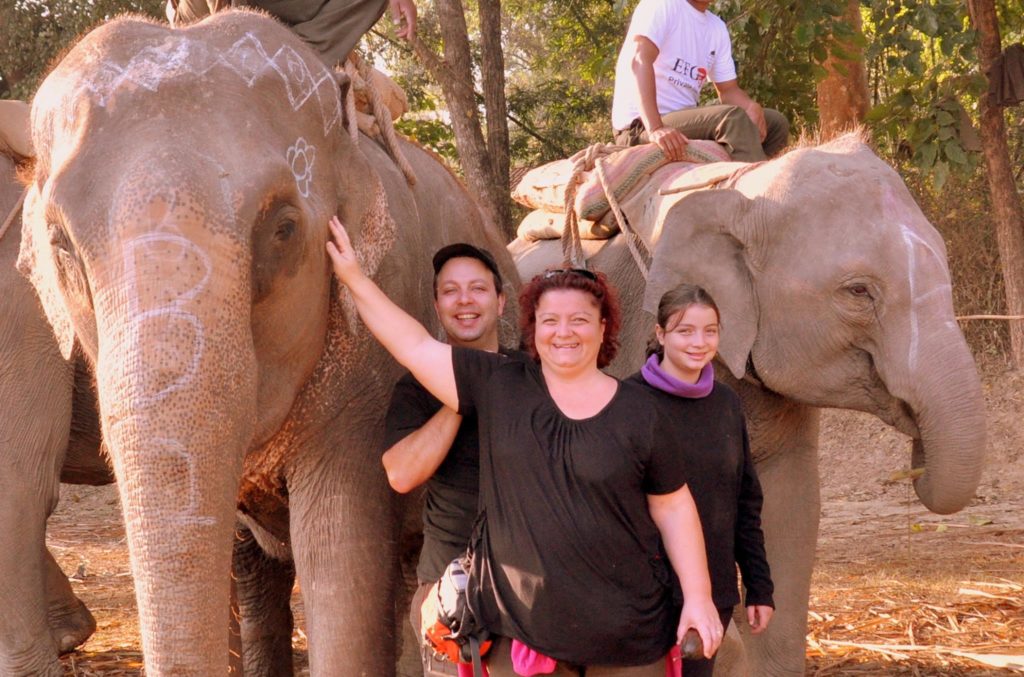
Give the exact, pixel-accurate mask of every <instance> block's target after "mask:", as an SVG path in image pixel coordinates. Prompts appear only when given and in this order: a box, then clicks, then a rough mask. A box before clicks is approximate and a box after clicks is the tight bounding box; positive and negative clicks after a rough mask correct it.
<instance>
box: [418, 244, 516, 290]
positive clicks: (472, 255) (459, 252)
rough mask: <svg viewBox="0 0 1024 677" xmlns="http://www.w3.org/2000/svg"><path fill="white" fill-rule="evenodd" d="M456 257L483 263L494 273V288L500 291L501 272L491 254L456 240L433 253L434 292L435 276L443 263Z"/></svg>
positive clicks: (442, 266) (435, 286) (435, 287)
mask: <svg viewBox="0 0 1024 677" xmlns="http://www.w3.org/2000/svg"><path fill="white" fill-rule="evenodd" d="M457 258H468V259H476V260H477V261H479V262H480V263H482V264H484V267H485V268H487V270H489V271H491V274H492V275H494V290H495V291H496V292H498V293H499V294H500V293H501V272H500V271H499V270H498V264H497V262H496V261H495V260H494V257H493V256H491V253H490V252H489V251H487V250H486V249H481V248H479V247H474V246H473V245H471V244H469V243H468V242H456V243H455V244H450V245H448V246H446V247H441V248H440V249H438V250H437V253H436V254H434V292H435V293H436V292H437V276H438V275H439V274H440V273H441V269H442V268H444V264H446V263H448V262H449V261H451V260H452V259H457Z"/></svg>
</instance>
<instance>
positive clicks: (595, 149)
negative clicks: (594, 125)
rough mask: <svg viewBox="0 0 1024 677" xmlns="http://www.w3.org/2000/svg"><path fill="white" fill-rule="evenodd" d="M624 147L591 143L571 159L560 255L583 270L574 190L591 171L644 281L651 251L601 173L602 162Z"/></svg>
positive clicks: (581, 245)
mask: <svg viewBox="0 0 1024 677" xmlns="http://www.w3.org/2000/svg"><path fill="white" fill-rule="evenodd" d="M625 148H626V147H625V146H617V145H615V144H611V143H595V144H594V145H592V146H589V147H588V148H586V149H585V150H584V151H582V152H580V153H577V154H576V155H575V156H574V159H573V167H572V176H571V177H570V178H569V182H568V184H566V187H565V226H564V227H563V229H562V253H563V254H564V255H565V259H566V260H567V261H569V263H570V264H572V265H573V266H574V267H576V268H586V267H587V257H586V254H584V252H583V242H582V238H581V237H580V218H579V215H578V214H577V213H576V191H577V189H578V188H579V186H580V184H581V183H582V182H583V175H584V174H585V173H587V172H589V171H592V170H593V171H595V172H596V173H597V178H598V180H599V181H600V182H601V189H602V190H603V191H604V194H605V197H606V198H608V206H609V207H610V208H611V210H612V213H613V214H614V215H615V221H616V222H617V223H618V225H619V230H620V231H621V232H622V234H623V235H624V236H625V238H626V244H627V245H628V246H629V253H630V254H632V255H633V260H634V261H636V265H637V268H639V269H640V272H641V273H643V276H644V279H647V273H648V271H649V270H650V269H651V259H652V256H651V250H650V248H648V246H647V243H646V242H644V240H643V238H642V237H640V234H639V233H637V232H636V231H635V230H633V227H632V226H631V225H630V224H629V220H628V219H626V216H625V214H623V213H622V209H621V208H620V207H619V201H618V199H617V198H616V197H615V191H614V190H613V189H612V188H611V185H610V182H609V180H608V176H607V174H606V173H605V170H604V159H605V158H606V157H608V156H610V155H614V154H615V153H618V152H619V151H622V150H625Z"/></svg>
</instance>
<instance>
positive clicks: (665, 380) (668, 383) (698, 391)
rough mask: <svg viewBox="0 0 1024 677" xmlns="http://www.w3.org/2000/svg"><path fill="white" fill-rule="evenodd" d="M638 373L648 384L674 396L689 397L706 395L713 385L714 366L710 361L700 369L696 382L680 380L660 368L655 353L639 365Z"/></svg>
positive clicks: (695, 397) (694, 397) (709, 392)
mask: <svg viewBox="0 0 1024 677" xmlns="http://www.w3.org/2000/svg"><path fill="white" fill-rule="evenodd" d="M640 373H641V374H642V375H643V377H644V380H645V381H647V383H648V385H650V386H651V387H653V388H657V389H658V390H663V391H665V392H666V393H668V394H670V395H675V396H676V397H689V398H690V399H697V398H700V397H707V396H708V395H710V394H711V390H712V389H713V388H714V387H715V368H714V367H713V366H712V365H711V363H710V362H708V363H707V364H706V365H704V368H703V369H701V370H700V378H698V379H697V382H696V383H687V382H686V381H680V380H679V379H677V378H676V377H675V376H673V375H672V374H670V373H668V372H667V371H665V370H664V369H662V368H661V363H660V360H659V358H658V355H657V354H654V355H651V356H650V357H649V358H647V362H646V363H645V364H644V366H643V367H641V369H640Z"/></svg>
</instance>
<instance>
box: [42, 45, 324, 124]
mask: <svg viewBox="0 0 1024 677" xmlns="http://www.w3.org/2000/svg"><path fill="white" fill-rule="evenodd" d="M94 57H95V58H94V59H92V62H93V63H92V64H90V65H93V66H94V68H93V73H92V75H91V76H89V77H79V75H80V73H81V72H82V71H81V70H79V71H77V72H74V73H71V72H67V71H65V72H64V73H63V75H62V76H61V77H62V78H64V79H67V80H72V82H70V83H69V85H70V86H69V87H67V90H66V91H67V95H66V97H65V98H66V99H67V100H69V101H71V102H73V101H75V100H77V99H78V98H79V97H83V96H89V97H91V98H92V99H93V100H95V101H96V103H97V104H98V105H100V106H101V107H106V106H107V104H108V103H109V102H110V100H111V97H112V96H113V95H114V94H115V93H116V92H117V91H118V90H119V89H121V88H123V87H129V88H142V89H145V90H148V91H151V92H155V91H157V90H158V89H159V88H160V85H161V84H163V83H165V82H167V81H169V80H172V79H175V78H179V77H190V78H195V79H200V78H202V77H203V76H205V75H206V74H207V73H209V72H210V71H212V70H214V69H215V68H227V69H228V70H230V71H232V72H233V73H235V74H237V75H238V76H239V77H241V78H242V80H243V81H244V82H245V84H246V85H247V86H248V87H250V88H252V86H253V85H254V84H255V83H256V81H257V80H258V79H260V78H261V77H263V76H266V75H273V76H277V77H280V79H281V81H282V83H283V84H284V88H285V92H286V94H287V97H288V102H289V104H290V105H291V108H292V110H293V111H298V110H299V109H300V108H302V107H303V106H305V105H306V104H307V103H310V102H312V104H313V105H316V106H318V107H319V109H320V115H321V119H322V120H323V125H324V134H327V133H328V132H329V131H330V130H331V129H333V128H334V127H336V126H339V125H341V124H342V112H341V101H340V98H339V95H338V85H337V82H336V81H335V79H334V77H333V75H332V74H331V72H330V71H328V70H327V68H326V67H325V66H324V65H323V64H321V63H320V62H319V61H316V62H315V66H314V69H311V68H310V66H309V64H308V63H307V61H306V59H304V58H303V57H302V55H301V54H299V53H298V52H297V51H295V49H293V48H292V47H291V46H290V45H284V46H282V47H279V48H278V49H277V50H276V51H275V52H274V54H273V55H270V54H268V53H267V51H266V49H265V48H264V47H263V43H261V42H260V40H259V38H257V37H256V36H255V35H253V34H252V33H251V32H250V33H246V34H245V35H244V36H242V37H241V38H239V39H238V40H237V41H236V42H235V43H234V44H233V45H232V46H231V47H230V48H229V49H227V50H220V49H215V48H211V47H210V46H209V45H208V44H207V43H205V42H202V41H199V40H195V39H192V38H189V37H187V36H185V35H180V34H178V35H174V34H172V35H169V36H168V38H167V39H166V40H165V41H164V43H163V45H162V46H161V47H145V48H143V49H141V50H139V51H138V52H136V53H135V54H134V55H133V56H132V58H131V59H130V60H129V61H128V63H126V64H121V63H116V62H114V61H112V60H110V59H107V58H104V57H103V56H102V55H100V54H99V53H98V51H97V53H96V54H95V55H94ZM48 80H49V79H48ZM196 84H197V85H199V84H200V83H199V82H198V80H197V82H196ZM51 86H56V85H51ZM62 108H63V110H64V111H65V115H67V116H73V115H74V113H75V106H73V105H63V106H62ZM66 122H67V123H69V124H70V123H71V122H72V120H70V119H69V120H67V121H66Z"/></svg>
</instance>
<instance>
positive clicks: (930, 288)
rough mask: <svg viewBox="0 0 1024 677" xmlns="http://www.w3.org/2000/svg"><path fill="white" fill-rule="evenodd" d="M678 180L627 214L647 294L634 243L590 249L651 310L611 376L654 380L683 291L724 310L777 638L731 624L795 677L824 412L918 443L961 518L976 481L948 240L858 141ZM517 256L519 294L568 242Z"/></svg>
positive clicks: (977, 439)
mask: <svg viewBox="0 0 1024 677" xmlns="http://www.w3.org/2000/svg"><path fill="white" fill-rule="evenodd" d="M676 171H677V168H676V167H673V166H669V167H667V168H664V169H662V170H659V172H657V173H655V174H654V175H653V176H652V180H651V182H650V184H648V185H647V186H646V187H645V188H644V189H643V190H642V191H640V192H639V193H638V194H636V195H634V196H632V197H630V198H629V200H628V201H626V202H625V203H624V204H623V210H624V211H625V213H626V216H627V218H628V219H629V221H630V223H632V224H633V225H634V226H635V227H636V229H637V231H638V232H639V233H640V234H641V236H642V237H643V239H644V240H645V241H646V242H649V243H652V244H653V261H652V264H651V268H650V271H649V275H648V278H647V280H646V284H645V280H644V278H643V276H642V274H641V273H640V272H639V269H638V268H637V266H636V264H635V263H634V261H633V258H632V257H631V255H630V253H629V251H628V250H627V247H626V243H625V242H624V238H622V237H617V238H615V240H613V241H611V242H608V243H604V244H602V243H593V242H591V243H585V246H586V247H590V248H591V252H592V253H593V256H592V257H591V258H590V261H589V263H590V265H591V266H592V267H593V268H595V269H597V270H603V271H605V272H606V273H608V274H609V275H610V277H611V278H612V279H613V280H614V281H615V282H616V284H617V285H618V287H619V289H620V293H621V294H622V297H623V298H626V299H640V298H644V303H643V308H644V309H646V312H645V311H644V310H642V309H641V308H640V304H639V303H635V304H628V303H627V304H625V306H624V309H623V315H624V317H623V329H622V336H623V337H625V338H624V339H623V345H622V350H621V351H620V353H619V357H618V359H617V361H616V362H615V364H613V365H612V370H613V371H614V372H616V373H617V374H618V375H626V374H630V373H632V372H634V371H636V369H638V368H639V366H640V365H641V364H642V362H643V359H644V357H645V352H644V349H645V345H646V341H647V339H648V337H649V336H650V335H651V332H652V329H653V319H652V315H651V314H650V313H651V312H653V311H654V309H655V308H656V306H657V302H658V300H659V299H660V297H661V295H662V294H663V293H664V292H665V291H667V290H668V289H670V288H672V287H674V286H675V285H677V284H679V283H681V282H684V281H686V282H692V283H696V284H699V285H701V286H703V287H705V288H706V289H708V290H709V291H710V292H711V294H712V296H713V297H714V298H715V299H716V301H717V303H718V305H719V307H720V309H721V311H722V337H721V349H720V352H719V356H718V358H717V359H718V362H719V364H718V370H717V372H716V375H717V377H718V378H720V379H722V380H723V381H725V382H727V383H729V384H730V385H732V386H733V387H734V388H736V389H737V391H738V392H739V393H740V395H741V397H742V399H743V404H744V409H745V412H746V414H747V417H748V421H749V429H750V433H751V445H752V446H751V448H752V451H753V454H754V457H755V461H756V462H757V468H758V473H759V475H760V479H761V484H762V486H763V488H764V494H765V503H764V511H763V515H762V518H763V526H764V531H765V540H766V546H767V550H768V557H769V560H770V564H771V568H772V576H773V578H774V580H775V584H776V595H775V601H776V604H777V611H776V614H775V617H774V618H773V619H772V622H771V625H770V626H769V628H768V630H767V632H765V633H763V634H761V635H758V636H752V635H750V634H749V632H747V630H746V620H745V617H742V616H743V615H742V614H737V615H736V619H735V620H736V623H737V625H739V627H740V634H741V635H743V640H744V645H745V648H746V661H748V664H749V670H750V672H751V673H752V674H757V675H781V674H795V675H799V674H803V670H804V637H805V635H806V628H807V600H808V595H809V590H810V578H811V569H812V565H813V561H814V549H815V540H816V538H817V531H818V515H819V507H820V494H819V474H818V473H819V469H818V457H817V450H818V412H817V410H816V408H817V407H837V408H847V409H856V410H859V411H865V412H868V413H871V414H874V415H875V416H877V417H879V418H880V419H881V420H883V421H885V422H886V423H888V424H890V425H892V426H894V427H896V428H897V429H898V430H900V431H902V432H904V433H906V434H908V435H910V436H911V437H913V438H914V451H913V454H912V464H913V466H914V467H920V468H923V470H924V474H923V475H922V476H921V477H919V478H918V479H917V480H916V481H915V488H916V490H917V493H918V496H919V497H920V499H921V501H922V503H923V504H924V505H925V506H926V507H927V508H929V509H930V510H933V511H935V512H939V513H950V512H954V511H957V510H960V509H961V508H963V507H964V506H966V505H967V504H968V502H969V501H970V500H971V498H972V497H973V496H974V491H975V489H976V487H977V485H978V481H979V478H980V476H981V467H982V460H983V456H984V451H985V445H986V441H985V437H986V433H985V412H984V400H983V396H982V391H981V385H980V380H979V378H978V374H977V370H976V368H975V364H974V361H973V358H972V356H971V353H970V351H969V349H968V348H967V344H966V342H965V341H964V338H963V335H962V334H961V332H960V329H959V326H958V325H957V323H956V320H955V317H954V313H953V302H952V294H951V287H950V276H949V270H948V266H947V263H946V249H945V245H944V244H943V241H942V237H941V236H940V235H939V233H938V232H937V231H936V230H935V229H934V228H933V227H932V225H931V224H930V223H929V222H928V220H927V219H926V218H925V216H924V214H922V213H921V211H920V209H919V208H918V207H917V205H916V204H915V203H914V201H913V198H912V197H911V195H910V193H909V191H908V190H907V188H906V186H905V185H904V184H903V182H902V180H901V179H900V178H899V175H898V174H896V172H895V171H893V169H892V168H891V167H889V166H888V165H886V164H885V163H884V162H882V161H881V160H880V159H879V158H878V157H877V156H875V155H874V153H872V152H871V150H870V149H869V148H868V147H867V146H866V145H864V144H863V142H862V141H861V140H860V138H859V137H857V136H856V135H848V136H846V137H843V138H841V139H838V140H836V141H834V142H832V143H830V144H827V145H823V146H819V147H817V148H814V147H807V148H799V149H797V150H794V151H791V152H790V153H788V154H787V155H784V156H782V157H780V158H777V159H775V160H771V161H769V162H765V163H760V164H757V165H751V166H749V167H745V168H744V169H743V170H741V171H740V172H739V173H738V174H736V175H735V176H734V178H733V179H732V180H731V181H730V182H727V185H728V187H724V188H718V189H709V190H698V191H693V192H688V193H671V192H670V191H663V190H662V188H664V186H665V181H666V178H667V177H668V178H669V179H670V178H671V177H672V176H673V173H674V172H676ZM509 248H510V251H511V252H512V253H513V256H514V258H515V259H516V263H517V266H518V268H519V271H520V275H521V277H523V279H528V277H529V276H531V275H533V274H535V273H536V272H538V271H540V270H543V269H544V268H545V267H547V266H550V265H555V264H558V263H559V262H560V261H561V259H562V250H561V246H560V243H559V242H557V241H546V242H539V243H532V244H531V243H526V242H523V241H518V240H517V241H516V242H513V243H512V244H511V245H510V246H509ZM825 470H826V472H827V468H826V469H825ZM865 479H868V478H865ZM723 653H724V654H728V653H729V652H728V651H724V652H723ZM729 664H733V665H741V666H742V665H743V662H742V659H739V661H738V662H737V658H736V656H732V657H730V656H728V655H723V660H722V664H721V665H720V666H719V667H721V668H722V669H721V670H718V671H717V672H716V674H719V673H721V674H726V673H727V670H728V667H727V666H728V665H729ZM747 670H748V668H746V667H739V668H736V670H735V672H729V673H728V674H747Z"/></svg>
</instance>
